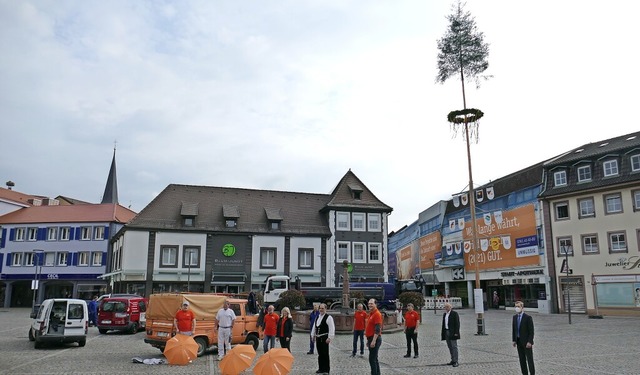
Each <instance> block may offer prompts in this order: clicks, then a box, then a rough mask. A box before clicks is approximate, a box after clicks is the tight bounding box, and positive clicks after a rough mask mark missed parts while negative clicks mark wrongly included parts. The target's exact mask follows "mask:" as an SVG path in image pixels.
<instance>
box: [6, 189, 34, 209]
mask: <svg viewBox="0 0 640 375" xmlns="http://www.w3.org/2000/svg"><path fill="white" fill-rule="evenodd" d="M33 198H38V197H37V196H34V195H29V194H24V193H20V192H17V191H15V190H9V189H6V188H3V187H0V199H3V200H7V201H11V202H15V203H21V204H25V205H28V206H31V203H29V199H33Z"/></svg>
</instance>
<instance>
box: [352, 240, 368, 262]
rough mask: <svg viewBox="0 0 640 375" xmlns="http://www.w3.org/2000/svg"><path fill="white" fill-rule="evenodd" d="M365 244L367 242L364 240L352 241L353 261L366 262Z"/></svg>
mask: <svg viewBox="0 0 640 375" xmlns="http://www.w3.org/2000/svg"><path fill="white" fill-rule="evenodd" d="M366 246H367V244H366V243H364V242H354V243H353V263H366V262H367V256H366Z"/></svg>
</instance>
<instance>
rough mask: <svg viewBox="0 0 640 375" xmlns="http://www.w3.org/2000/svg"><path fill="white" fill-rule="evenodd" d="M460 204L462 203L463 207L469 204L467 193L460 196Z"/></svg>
mask: <svg viewBox="0 0 640 375" xmlns="http://www.w3.org/2000/svg"><path fill="white" fill-rule="evenodd" d="M460 202H462V205H463V206H466V205H467V203H469V196H468V195H467V193H464V194H462V195H461V196H460Z"/></svg>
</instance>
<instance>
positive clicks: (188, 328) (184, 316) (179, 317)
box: [173, 301, 196, 336]
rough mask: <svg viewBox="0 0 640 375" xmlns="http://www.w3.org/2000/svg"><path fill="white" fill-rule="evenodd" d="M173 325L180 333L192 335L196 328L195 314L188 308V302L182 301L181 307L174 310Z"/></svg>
mask: <svg viewBox="0 0 640 375" xmlns="http://www.w3.org/2000/svg"><path fill="white" fill-rule="evenodd" d="M173 327H174V328H175V329H176V331H177V332H178V333H180V334H182V335H187V336H193V332H194V331H195V330H196V314H194V313H193V311H191V310H189V302H188V301H184V302H183V303H182V308H181V309H180V310H178V311H177V312H176V315H175V318H173Z"/></svg>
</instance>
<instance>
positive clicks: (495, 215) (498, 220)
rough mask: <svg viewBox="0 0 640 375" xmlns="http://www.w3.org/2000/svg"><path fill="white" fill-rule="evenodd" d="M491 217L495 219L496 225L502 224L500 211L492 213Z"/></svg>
mask: <svg viewBox="0 0 640 375" xmlns="http://www.w3.org/2000/svg"><path fill="white" fill-rule="evenodd" d="M493 217H494V218H495V219H496V223H502V211H496V212H494V213H493Z"/></svg>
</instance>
